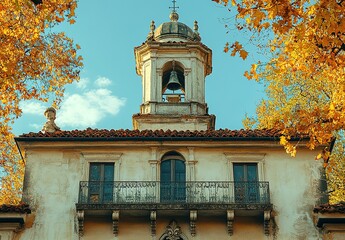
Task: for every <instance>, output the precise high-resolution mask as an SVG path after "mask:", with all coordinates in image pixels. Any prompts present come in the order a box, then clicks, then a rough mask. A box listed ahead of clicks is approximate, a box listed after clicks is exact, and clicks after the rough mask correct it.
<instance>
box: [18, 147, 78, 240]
mask: <svg viewBox="0 0 345 240" xmlns="http://www.w3.org/2000/svg"><path fill="white" fill-rule="evenodd" d="M81 172H82V168H81V161H80V158H79V155H78V154H73V153H65V154H64V153H62V152H61V151H49V150H48V151H44V152H42V151H40V152H36V151H35V152H31V151H28V152H27V164H26V172H25V189H24V200H25V201H26V202H28V203H29V204H30V207H31V208H32V210H33V212H32V214H33V215H35V220H34V223H33V225H32V226H31V227H30V228H27V229H26V230H25V231H24V233H23V234H22V235H21V239H30V240H36V239H77V234H76V228H75V214H76V210H75V203H76V202H77V200H78V182H79V180H80V177H81Z"/></svg>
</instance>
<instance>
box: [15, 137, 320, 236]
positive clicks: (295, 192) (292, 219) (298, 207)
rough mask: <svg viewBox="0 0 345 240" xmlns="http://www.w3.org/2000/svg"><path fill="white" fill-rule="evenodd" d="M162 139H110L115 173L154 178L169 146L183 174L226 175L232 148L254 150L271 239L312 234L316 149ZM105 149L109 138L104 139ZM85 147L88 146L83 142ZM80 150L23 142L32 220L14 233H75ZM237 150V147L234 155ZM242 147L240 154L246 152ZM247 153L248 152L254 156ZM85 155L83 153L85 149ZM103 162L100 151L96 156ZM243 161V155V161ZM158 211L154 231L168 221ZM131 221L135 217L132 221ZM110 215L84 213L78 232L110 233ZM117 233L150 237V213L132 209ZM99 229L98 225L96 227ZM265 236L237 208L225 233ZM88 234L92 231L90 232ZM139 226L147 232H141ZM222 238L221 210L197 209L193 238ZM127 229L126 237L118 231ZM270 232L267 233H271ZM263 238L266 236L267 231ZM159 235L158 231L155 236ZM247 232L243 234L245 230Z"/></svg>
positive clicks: (83, 168) (82, 175)
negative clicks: (291, 152)
mask: <svg viewBox="0 0 345 240" xmlns="http://www.w3.org/2000/svg"><path fill="white" fill-rule="evenodd" d="M187 145H188V144H184V145H181V144H180V145H178V146H173V145H169V144H166V143H165V144H162V145H155V146H154V147H153V146H149V145H145V144H140V143H137V144H136V145H135V147H133V146H130V144H127V145H122V146H120V145H118V146H116V145H114V146H113V147H112V148H111V151H114V152H117V153H118V156H119V158H118V159H116V160H115V162H116V163H115V168H116V169H115V177H114V179H116V180H143V181H144V180H146V181H150V180H156V179H159V166H160V163H159V160H160V159H161V157H162V156H163V155H164V154H165V153H166V152H168V151H171V150H176V151H178V152H179V153H181V155H182V156H183V157H184V158H185V160H186V163H187V164H186V168H187V169H186V171H187V172H186V173H187V179H190V180H196V181H202V180H205V181H210V180H214V181H232V179H231V173H230V172H231V166H232V165H231V161H232V160H231V159H232V158H229V155H231V154H232V155H231V156H240V155H241V154H243V155H244V156H247V155H248V153H250V154H252V155H253V154H254V155H255V154H256V155H258V156H259V157H258V158H261V157H262V159H260V160H259V161H260V164H262V166H263V171H262V172H260V176H259V179H260V180H261V181H269V183H270V196H271V202H272V204H273V206H274V216H275V217H274V219H275V222H276V223H277V232H276V237H277V239H281V240H285V239H286V240H289V239H296V240H298V239H305V240H308V239H310V240H311V239H313V240H314V239H319V233H318V231H317V230H316V228H315V227H314V225H313V222H312V219H311V213H312V208H313V206H314V204H315V203H316V202H317V200H318V197H319V196H318V194H317V188H318V184H319V181H318V179H319V177H320V172H319V168H320V163H319V162H317V161H314V160H313V159H314V156H315V152H310V151H306V150H303V149H301V150H300V151H299V152H298V155H297V157H296V158H291V157H289V156H288V155H287V154H286V153H285V152H284V151H283V150H282V149H280V148H266V149H263V148H244V147H236V148H234V147H233V146H231V147H224V146H223V147H210V146H211V145H212V143H211V142H210V143H206V144H205V143H203V144H201V145H200V146H195V144H194V145H193V147H190V146H187ZM107 150H108V151H109V146H108V147H107ZM87 151H91V149H90V148H88V149H87ZM87 151H86V150H78V149H75V150H64V151H61V150H58V149H56V150H48V149H45V150H43V149H41V150H32V151H30V150H28V151H27V166H26V175H25V188H24V192H25V200H26V201H27V202H28V203H29V204H30V206H31V207H32V208H33V215H34V216H35V219H34V222H33V224H32V226H31V227H29V228H27V229H26V230H25V231H24V233H23V234H22V235H21V238H20V239H30V240H31V239H78V235H77V224H76V217H75V215H76V210H75V203H77V201H78V190H79V189H78V187H79V181H81V180H87V179H88V164H89V163H90V162H92V161H93V160H90V159H88V157H87V156H89V155H90V154H89V155H87V154H86V152H87ZM98 151H99V152H104V151H105V150H104V147H101V144H99V145H97V144H95V145H94V146H93V147H92V152H95V153H97V152H98ZM236 154H237V155H236ZM246 154H247V155H246ZM252 155H248V156H251V157H253V156H252ZM89 158H90V157H89ZM99 161H100V162H102V158H100V160H99ZM249 162H250V161H249ZM169 220H171V219H166V222H164V221H162V220H160V218H159V217H158V218H157V237H158V233H159V232H161V233H162V232H164V229H165V227H166V225H167V224H168V223H169ZM136 221H137V222H136ZM180 222H181V226H182V227H183V228H184V229H185V233H186V234H187V235H188V234H189V230H188V228H189V226H188V224H189V221H187V220H186V219H181V221H180ZM111 227H112V226H111V220H107V221H105V222H104V224H103V223H102V221H94V220H92V219H89V220H88V219H86V221H85V238H84V239H98V238H94V236H96V235H97V234H98V233H104V234H105V237H104V238H102V239H107V238H108V237H109V239H113V238H112V237H113V235H112V231H111ZM119 227H120V230H119V232H120V235H119V238H118V239H136V238H132V237H134V236H137V234H141V235H142V236H145V238H143V239H150V238H146V236H148V237H150V231H149V219H148V218H146V220H145V221H143V223H141V220H140V221H138V218H136V217H133V219H132V220H131V219H130V218H127V219H121V213H120V225H119ZM96 229H98V230H96ZM248 229H249V230H250V231H249V232H250V233H253V234H254V235H253V236H256V237H255V238H252V239H261V238H259V236H260V237H261V236H262V239H267V238H266V237H265V235H264V234H263V233H264V231H263V219H262V220H261V221H259V220H257V219H254V218H253V219H251V218H243V217H241V216H236V212H235V221H234V235H233V237H232V238H231V239H243V237H244V236H249V235H248ZM89 234H91V235H89ZM145 234H146V235H145ZM214 234H216V235H217V239H219V240H221V239H229V236H228V235H227V231H226V214H225V213H224V217H221V218H218V219H212V220H210V219H208V218H207V217H203V216H201V218H200V219H198V220H197V236H196V237H195V238H194V239H196V240H197V239H200V240H201V239H215V238H214V236H215V235H214ZM125 236H127V237H125ZM270 238H272V236H271V237H270ZM270 238H269V239H270ZM157 239H158V238H157ZM247 239H250V238H247Z"/></svg>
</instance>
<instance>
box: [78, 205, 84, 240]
mask: <svg viewBox="0 0 345 240" xmlns="http://www.w3.org/2000/svg"><path fill="white" fill-rule="evenodd" d="M77 219H78V233H79V236H83V235H84V211H83V210H80V211H78V212H77Z"/></svg>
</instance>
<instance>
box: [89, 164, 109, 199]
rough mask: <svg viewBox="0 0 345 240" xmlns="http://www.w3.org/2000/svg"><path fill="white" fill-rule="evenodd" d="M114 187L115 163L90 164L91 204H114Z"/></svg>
mask: <svg viewBox="0 0 345 240" xmlns="http://www.w3.org/2000/svg"><path fill="white" fill-rule="evenodd" d="M113 185H114V163H90V176H89V202H91V203H107V202H112V200H113Z"/></svg>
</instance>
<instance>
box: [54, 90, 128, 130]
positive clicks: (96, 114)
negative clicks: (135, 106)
mask: <svg viewBox="0 0 345 240" xmlns="http://www.w3.org/2000/svg"><path fill="white" fill-rule="evenodd" d="M111 94H112V92H111V91H110V90H108V89H103V88H101V89H96V90H91V91H87V92H85V93H82V94H72V95H70V96H67V97H66V98H65V100H64V101H63V102H62V105H61V109H60V110H59V113H58V114H57V119H56V123H57V125H58V126H60V127H64V126H70V127H77V128H78V127H80V128H86V127H93V126H95V125H96V124H97V123H98V122H99V121H101V120H102V119H103V118H104V117H106V115H108V114H109V115H116V114H117V113H118V112H119V111H120V108H121V107H122V106H124V105H125V99H120V98H118V97H116V96H113V95H111Z"/></svg>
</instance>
